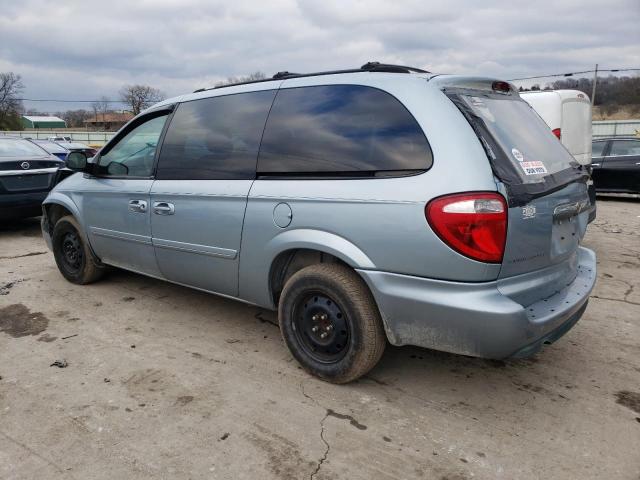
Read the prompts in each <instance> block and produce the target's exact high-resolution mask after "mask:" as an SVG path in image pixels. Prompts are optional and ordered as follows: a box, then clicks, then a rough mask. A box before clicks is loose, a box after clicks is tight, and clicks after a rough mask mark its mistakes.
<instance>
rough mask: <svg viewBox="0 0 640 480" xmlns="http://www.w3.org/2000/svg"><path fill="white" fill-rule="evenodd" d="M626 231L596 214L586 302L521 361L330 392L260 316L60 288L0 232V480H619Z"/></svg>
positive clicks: (639, 206) (639, 252)
mask: <svg viewBox="0 0 640 480" xmlns="http://www.w3.org/2000/svg"><path fill="white" fill-rule="evenodd" d="M639 225H640V199H638V198H636V199H630V198H616V197H601V198H600V199H599V204H598V218H597V219H596V221H595V222H594V223H593V224H592V225H591V226H590V227H589V233H588V234H587V238H586V245H587V246H588V247H590V248H592V249H595V250H596V252H597V253H598V258H599V262H598V264H599V265H598V267H599V271H598V283H597V285H596V289H595V291H594V294H593V295H592V299H591V302H590V304H589V307H588V309H587V312H586V314H585V316H584V317H583V318H582V320H581V321H580V322H579V323H578V324H577V325H576V326H575V327H574V329H573V330H572V331H570V332H569V333H568V334H567V335H566V336H565V337H564V338H562V339H561V340H560V341H558V342H557V343H555V344H554V345H551V346H549V347H547V348H546V349H545V350H543V351H542V352H541V353H540V354H538V355H537V356H535V357H533V358H531V359H528V360H519V361H508V362H501V361H485V360H480V359H473V358H466V357H462V356H456V355H450V354H445V353H438V352H433V351H428V350H423V349H418V348H410V347H403V348H388V349H387V352H386V353H385V355H384V357H383V359H382V361H381V363H380V364H379V365H378V367H377V368H376V369H375V370H374V371H373V372H371V374H370V375H368V376H367V377H366V378H364V379H362V380H360V381H358V382H356V383H354V384H351V385H347V386H333V385H329V384H326V383H323V382H321V381H318V380H316V379H314V378H311V377H309V376H308V375H307V374H306V373H304V372H303V371H302V370H301V369H300V368H299V367H298V366H297V364H296V363H295V362H294V361H293V360H292V358H291V356H290V355H289V353H288V352H287V350H286V348H285V346H284V343H283V342H282V340H281V338H280V335H279V331H278V328H277V326H275V325H274V322H275V321H276V320H275V316H274V314H272V313H270V312H263V311H260V310H259V309H257V308H255V307H250V306H247V305H244V304H241V303H236V302H233V301H229V300H225V299H220V298H217V297H215V296H212V295H207V294H204V293H200V292H197V291H192V290H189V289H187V288H182V287H178V286H175V285H170V284H167V283H163V282H161V281H157V280H153V279H149V278H146V277H142V276H139V275H135V274H131V273H127V272H123V271H113V272H112V273H111V274H110V275H109V276H108V277H107V278H105V279H104V280H103V281H101V282H98V283H96V284H93V285H90V286H85V287H80V286H75V285H72V284H70V283H67V282H66V281H65V280H64V279H63V278H62V276H61V275H60V274H59V273H58V271H57V269H56V266H55V263H54V261H53V256H52V255H51V254H50V253H49V252H48V251H47V249H46V247H45V244H44V242H43V240H42V238H41V236H40V232H39V225H38V222H37V220H30V221H24V222H18V223H14V224H12V225H8V226H7V225H5V226H2V227H0V478H3V479H52V480H53V479H67V478H70V479H74V478H75V479H99V478H100V479H102V478H104V479H138V478H140V479H142V478H145V479H146V478H171V479H178V478H179V479H182V478H192V479H201V478H220V479H222V478H228V479H237V478H247V479H256V478H260V479H268V478H283V479H298V478H300V479H303V478H306V479H309V478H315V479H335V478H342V479H360V478H362V479H379V478H380V479H386V478H389V479H396V478H428V479H440V480H442V479H449V480H453V479H470V478H480V479H499V478H504V479H529V478H549V479H550V478H553V479H558V478H581V479H585V478H607V479H614V478H615V479H618V478H621V479H622V478H625V479H635V480H637V479H638V478H640V234H639V231H640V228H639ZM63 360H64V361H66V362H67V363H68V365H67V366H66V367H65V368H59V367H56V366H50V365H52V364H54V362H56V361H60V362H62V361H63ZM61 365H64V363H62V364H61Z"/></svg>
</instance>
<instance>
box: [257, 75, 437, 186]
mask: <svg viewBox="0 0 640 480" xmlns="http://www.w3.org/2000/svg"><path fill="white" fill-rule="evenodd" d="M431 164H432V154H431V148H430V147H429V143H428V142H427V139H426V137H425V135H424V132H423V131H422V129H421V128H420V126H419V125H418V122H417V121H416V120H415V118H414V117H413V116H412V115H411V113H409V111H408V110H407V109H406V108H405V107H404V105H402V103H400V102H399V101H398V100H397V99H396V98H395V97H393V96H392V95H390V94H388V93H386V92H384V91H382V90H379V89H376V88H372V87H366V86H361V85H323V86H311V87H298V88H289V89H282V90H280V91H279V92H278V94H277V96H276V99H275V101H274V104H273V107H272V108H271V113H270V114H269V119H268V120H267V125H266V127H265V132H264V136H263V139H262V144H261V147H260V156H259V159H258V174H276V175H277V174H283V175H292V174H293V175H295V174H301V175H311V176H314V175H316V174H317V175H319V176H324V175H331V174H347V175H348V174H350V173H353V174H354V175H356V176H358V175H359V174H360V175H361V174H378V173H381V172H389V173H390V174H393V173H392V172H395V173H399V174H403V172H404V174H406V173H407V172H420V171H424V170H427V169H428V168H430V167H431Z"/></svg>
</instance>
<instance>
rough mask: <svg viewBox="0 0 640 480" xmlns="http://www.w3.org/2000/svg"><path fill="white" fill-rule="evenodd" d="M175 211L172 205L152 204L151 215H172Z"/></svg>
mask: <svg viewBox="0 0 640 480" xmlns="http://www.w3.org/2000/svg"><path fill="white" fill-rule="evenodd" d="M175 211H176V208H175V207H174V205H173V203H169V202H153V213H155V214H156V215H173V214H174V213H175Z"/></svg>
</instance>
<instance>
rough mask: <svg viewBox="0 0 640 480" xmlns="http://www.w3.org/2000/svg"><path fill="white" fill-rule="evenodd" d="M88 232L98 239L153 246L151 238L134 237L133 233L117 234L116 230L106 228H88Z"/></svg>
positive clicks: (144, 236)
mask: <svg viewBox="0 0 640 480" xmlns="http://www.w3.org/2000/svg"><path fill="white" fill-rule="evenodd" d="M89 231H90V232H91V233H92V234H93V235H96V236H98V237H107V238H115V239H117V240H124V241H127V242H133V243H142V244H144V245H153V243H152V242H151V237H148V236H146V235H136V234H134V233H126V232H119V231H117V230H109V229H107V228H99V227H89Z"/></svg>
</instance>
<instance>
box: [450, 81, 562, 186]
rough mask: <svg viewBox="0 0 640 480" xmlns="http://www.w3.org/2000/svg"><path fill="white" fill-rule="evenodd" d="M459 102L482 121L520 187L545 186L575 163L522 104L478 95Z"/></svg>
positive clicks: (497, 97) (547, 129)
mask: <svg viewBox="0 0 640 480" xmlns="http://www.w3.org/2000/svg"><path fill="white" fill-rule="evenodd" d="M459 98H460V99H461V100H462V101H463V102H464V105H465V106H466V107H467V108H468V109H470V110H471V111H472V112H473V114H474V115H476V116H477V117H479V118H480V119H481V120H482V121H483V123H484V125H485V127H486V129H487V130H488V133H489V134H490V135H491V137H493V140H494V141H495V142H496V143H497V144H498V146H499V147H501V149H502V150H503V151H504V154H505V156H506V158H508V160H509V161H510V162H511V164H512V165H513V166H514V167H515V170H516V171H517V172H518V176H519V177H520V180H521V181H522V183H526V184H529V183H539V182H544V181H545V178H546V177H547V176H549V175H552V174H555V173H557V172H560V171H562V170H566V169H568V168H571V164H572V163H573V162H575V160H574V158H573V157H572V156H571V154H570V153H569V152H568V151H567V150H566V149H565V148H564V147H563V145H562V144H561V143H560V142H559V141H558V139H557V138H556V137H555V136H554V135H553V133H552V132H551V130H549V127H548V126H547V124H546V123H545V122H544V120H542V119H541V118H540V116H538V114H537V113H536V112H535V111H534V110H533V109H532V108H531V107H530V106H529V104H528V103H526V102H525V101H524V100H521V99H519V98H518V97H515V98H514V97H512V96H502V95H497V94H483V93H480V92H478V93H477V94H476V93H469V94H466V93H465V94H462V95H460V96H459Z"/></svg>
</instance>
